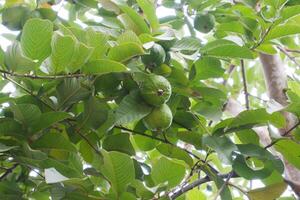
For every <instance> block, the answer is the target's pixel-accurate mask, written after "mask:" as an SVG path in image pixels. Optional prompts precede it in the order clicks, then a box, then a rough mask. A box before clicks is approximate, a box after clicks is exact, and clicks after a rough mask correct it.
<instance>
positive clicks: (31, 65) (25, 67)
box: [4, 42, 36, 72]
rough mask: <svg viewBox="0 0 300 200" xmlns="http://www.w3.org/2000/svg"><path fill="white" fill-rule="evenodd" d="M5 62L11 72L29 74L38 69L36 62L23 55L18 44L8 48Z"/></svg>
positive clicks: (14, 43) (15, 43)
mask: <svg viewBox="0 0 300 200" xmlns="http://www.w3.org/2000/svg"><path fill="white" fill-rule="evenodd" d="M4 61H5V65H6V67H7V68H8V69H9V70H11V71H17V72H29V71H32V70H35V68H36V62H35V61H33V60H32V59H30V58H28V57H26V56H25V55H24V54H23V52H22V50H21V48H20V45H19V43H18V42H13V43H12V44H11V45H10V46H9V47H8V48H7V51H6V52H5V58H4Z"/></svg>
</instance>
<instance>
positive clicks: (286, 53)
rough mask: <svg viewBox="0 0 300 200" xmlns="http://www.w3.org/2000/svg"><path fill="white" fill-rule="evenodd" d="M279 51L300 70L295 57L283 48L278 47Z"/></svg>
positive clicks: (299, 64)
mask: <svg viewBox="0 0 300 200" xmlns="http://www.w3.org/2000/svg"><path fill="white" fill-rule="evenodd" d="M277 49H279V51H281V52H282V53H283V54H285V55H286V56H287V57H288V58H289V59H290V60H291V61H292V62H293V63H294V64H295V65H296V66H297V67H298V68H300V63H299V62H298V61H297V60H296V58H295V57H293V56H291V55H290V54H289V53H288V52H287V50H286V49H284V48H283V47H281V46H277Z"/></svg>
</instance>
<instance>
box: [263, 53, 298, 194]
mask: <svg viewBox="0 0 300 200" xmlns="http://www.w3.org/2000/svg"><path fill="white" fill-rule="evenodd" d="M259 58H260V60H261V63H262V67H263V70H264V76H265V83H266V86H267V89H268V93H269V97H270V99H274V100H275V101H277V102H278V103H280V104H281V105H283V106H286V105H287V104H288V102H287V97H286V95H285V93H284V90H285V89H286V88H287V75H286V73H285V68H284V64H283V63H282V60H281V59H280V57H279V55H267V54H262V53H261V54H260V55H259ZM283 114H284V116H285V118H286V122H287V125H286V127H285V128H284V129H281V130H280V133H281V135H282V136H287V135H289V134H286V133H287V132H288V130H290V129H291V128H292V127H294V126H295V124H297V123H298V122H297V120H296V119H295V117H294V116H293V115H292V114H291V113H288V112H283ZM289 133H290V132H289ZM284 163H285V174H286V176H287V179H288V180H289V181H290V182H291V183H293V185H294V187H293V188H292V189H293V190H294V192H295V193H296V194H297V195H298V196H300V171H299V170H298V169H297V168H295V167H294V166H292V165H290V164H289V163H288V162H287V161H286V160H284Z"/></svg>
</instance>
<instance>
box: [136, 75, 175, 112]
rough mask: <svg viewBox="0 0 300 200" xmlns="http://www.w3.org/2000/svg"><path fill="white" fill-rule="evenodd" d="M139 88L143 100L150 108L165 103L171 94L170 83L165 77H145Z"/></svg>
mask: <svg viewBox="0 0 300 200" xmlns="http://www.w3.org/2000/svg"><path fill="white" fill-rule="evenodd" d="M139 88H140V92H141V96H142V97H143V99H144V100H145V101H146V102H147V103H148V104H150V105H152V106H160V105H162V104H164V103H166V102H167V101H168V100H169V98H170V96H171V93H172V87H171V84H170V82H169V81H168V80H167V79H166V78H165V77H163V76H159V75H154V74H151V75H148V76H145V80H143V81H142V82H141V83H140V84H139Z"/></svg>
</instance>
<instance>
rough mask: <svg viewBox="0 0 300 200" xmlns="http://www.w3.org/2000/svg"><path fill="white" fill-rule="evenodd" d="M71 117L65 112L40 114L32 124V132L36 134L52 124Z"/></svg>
mask: <svg viewBox="0 0 300 200" xmlns="http://www.w3.org/2000/svg"><path fill="white" fill-rule="evenodd" d="M70 117H71V115H70V114H68V113H66V112H47V113H42V114H41V116H40V118H39V119H38V120H36V121H34V122H33V124H32V127H31V128H32V132H38V131H41V130H43V129H46V128H48V127H50V126H52V125H53V124H55V123H57V122H60V121H63V120H65V119H67V118H70Z"/></svg>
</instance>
